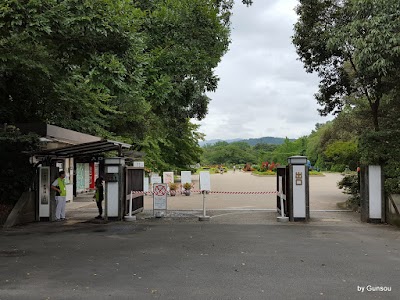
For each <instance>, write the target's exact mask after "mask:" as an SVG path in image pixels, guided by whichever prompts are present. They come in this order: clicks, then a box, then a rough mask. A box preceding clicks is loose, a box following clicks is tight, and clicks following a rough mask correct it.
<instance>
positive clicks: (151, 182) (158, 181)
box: [150, 175, 162, 187]
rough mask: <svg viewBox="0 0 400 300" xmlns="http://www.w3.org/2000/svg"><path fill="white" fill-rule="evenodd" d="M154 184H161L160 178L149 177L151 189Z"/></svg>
mask: <svg viewBox="0 0 400 300" xmlns="http://www.w3.org/2000/svg"><path fill="white" fill-rule="evenodd" d="M155 183H162V180H161V176H158V175H157V176H151V178H150V184H151V186H152V187H153V186H154V184H155Z"/></svg>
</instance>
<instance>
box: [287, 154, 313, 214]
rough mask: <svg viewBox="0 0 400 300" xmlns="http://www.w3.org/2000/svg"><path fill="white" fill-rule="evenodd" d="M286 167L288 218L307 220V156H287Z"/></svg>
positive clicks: (308, 208) (308, 210) (308, 203)
mask: <svg viewBox="0 0 400 300" xmlns="http://www.w3.org/2000/svg"><path fill="white" fill-rule="evenodd" d="M288 167H289V170H288V176H287V179H288V187H289V191H288V195H289V220H290V221H308V220H309V218H310V201H309V176H308V167H307V157H305V156H291V157H289V158H288Z"/></svg>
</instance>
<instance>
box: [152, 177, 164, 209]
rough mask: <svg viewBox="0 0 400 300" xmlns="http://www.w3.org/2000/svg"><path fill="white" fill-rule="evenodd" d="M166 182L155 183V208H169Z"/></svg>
mask: <svg viewBox="0 0 400 300" xmlns="http://www.w3.org/2000/svg"><path fill="white" fill-rule="evenodd" d="M167 187H168V186H167V184H166V183H155V184H154V185H153V190H154V193H153V210H154V213H155V211H156V210H167V194H168V188H167Z"/></svg>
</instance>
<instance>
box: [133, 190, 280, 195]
mask: <svg viewBox="0 0 400 300" xmlns="http://www.w3.org/2000/svg"><path fill="white" fill-rule="evenodd" d="M190 191H191V192H193V193H201V192H202V191H200V190H190ZM132 193H133V194H143V195H152V194H153V192H145V191H132ZM208 194H229V195H266V194H279V192H277V191H269V192H267V191H265V192H223V191H208Z"/></svg>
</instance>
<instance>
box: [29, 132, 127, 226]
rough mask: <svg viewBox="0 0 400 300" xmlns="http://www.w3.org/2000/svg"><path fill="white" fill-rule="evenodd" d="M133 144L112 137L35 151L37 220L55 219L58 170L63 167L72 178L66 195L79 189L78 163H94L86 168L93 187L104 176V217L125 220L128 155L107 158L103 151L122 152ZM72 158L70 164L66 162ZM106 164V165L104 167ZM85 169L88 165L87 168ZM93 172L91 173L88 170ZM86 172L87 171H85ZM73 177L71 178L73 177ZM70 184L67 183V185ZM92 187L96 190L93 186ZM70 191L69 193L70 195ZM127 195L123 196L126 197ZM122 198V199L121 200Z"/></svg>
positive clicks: (88, 180) (86, 178) (87, 178)
mask: <svg viewBox="0 0 400 300" xmlns="http://www.w3.org/2000/svg"><path fill="white" fill-rule="evenodd" d="M131 147H132V145H129V144H125V143H120V142H116V141H111V140H99V141H95V142H89V143H81V144H77V145H71V146H67V147H62V148H56V149H47V150H43V151H40V152H39V153H36V154H35V157H36V159H37V160H38V162H37V165H38V173H37V174H38V175H37V178H38V180H37V196H36V199H37V200H36V207H37V209H36V218H35V219H36V221H40V220H42V221H45V220H50V221H53V220H54V219H55V201H52V200H54V198H55V194H54V191H52V190H51V188H50V185H51V183H52V182H53V181H54V180H55V179H56V178H57V177H58V172H59V171H60V170H64V171H65V172H66V173H67V174H71V175H70V177H69V181H70V185H71V187H70V191H69V190H68V189H67V196H70V197H73V196H74V195H76V194H74V193H73V191H74V192H76V191H77V189H76V187H75V188H74V187H73V186H76V185H78V183H77V180H76V177H77V176H76V175H77V174H76V164H77V163H80V164H88V166H90V164H92V169H90V168H87V170H86V171H87V172H86V171H85V172H84V174H85V176H86V177H85V181H87V183H88V186H89V187H90V181H91V180H93V179H94V178H93V177H98V176H100V175H102V176H103V177H104V179H105V201H104V206H105V217H106V219H108V218H110V219H119V220H120V219H122V218H123V215H124V211H125V207H124V204H123V203H122V201H125V198H126V197H125V157H117V158H116V159H115V158H110V159H104V158H103V157H104V156H103V154H104V153H106V152H110V151H116V152H117V153H118V154H119V155H121V156H122V155H123V151H122V150H124V149H129V148H131ZM67 160H69V161H73V162H74V163H70V164H69V165H68V164H66V163H61V164H59V162H60V161H61V162H63V161H64V162H65V161H67ZM103 165H104V167H103ZM85 169H86V168H85ZM90 170H91V172H90V173H89V171H90ZM86 173H87V174H86ZM71 177H72V178H71ZM67 187H68V185H67ZM92 190H93V189H92ZM68 193H70V195H68ZM123 195H124V197H123ZM122 199H123V200H122Z"/></svg>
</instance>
